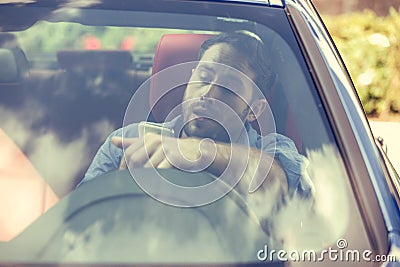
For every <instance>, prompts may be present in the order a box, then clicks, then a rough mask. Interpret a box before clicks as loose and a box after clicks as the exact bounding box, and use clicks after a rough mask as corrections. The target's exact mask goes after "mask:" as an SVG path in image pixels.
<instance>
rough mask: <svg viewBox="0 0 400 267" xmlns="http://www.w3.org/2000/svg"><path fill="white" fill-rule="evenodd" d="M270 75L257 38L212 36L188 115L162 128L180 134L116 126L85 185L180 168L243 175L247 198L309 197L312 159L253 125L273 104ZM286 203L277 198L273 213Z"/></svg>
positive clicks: (191, 88) (187, 99) (186, 106)
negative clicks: (121, 172)
mask: <svg viewBox="0 0 400 267" xmlns="http://www.w3.org/2000/svg"><path fill="white" fill-rule="evenodd" d="M271 77H272V75H271V71H270V69H269V64H268V62H267V59H266V58H265V51H264V45H263V43H262V41H261V40H260V39H258V37H257V36H254V35H252V34H249V33H246V32H234V33H223V34H220V35H218V36H215V37H212V38H211V39H209V40H207V41H205V42H204V43H203V45H202V47H201V51H200V63H199V64H198V66H197V67H196V68H195V69H194V70H193V73H192V76H191V79H190V81H189V83H188V85H187V88H186V91H185V95H184V99H183V102H182V115H181V116H178V117H177V118H175V119H173V120H171V121H169V122H166V123H164V124H163V126H164V127H166V128H169V129H173V130H174V133H175V136H173V137H166V136H161V135H158V134H154V133H153V134H152V133H148V134H146V135H145V136H144V137H142V138H139V135H138V124H131V125H128V126H126V127H124V128H123V129H118V130H116V131H115V132H113V133H112V134H111V135H110V136H109V137H108V138H107V140H106V142H105V143H104V144H103V145H102V146H101V148H100V149H99V151H98V153H97V155H96V156H95V158H94V160H93V162H92V164H91V165H90V167H89V169H88V171H87V173H86V175H85V177H84V179H83V180H82V182H81V183H83V182H86V181H89V180H91V179H93V178H94V177H96V176H98V175H100V174H103V173H106V172H109V171H111V170H114V169H118V168H119V169H126V168H128V167H129V168H140V167H145V168H147V167H154V168H177V169H181V170H186V171H198V170H205V171H207V172H209V173H211V174H213V175H214V176H217V177H220V176H224V177H238V176H240V177H239V179H240V182H239V187H238V190H239V191H240V192H241V193H243V194H249V195H250V193H252V192H253V191H255V190H256V189H257V188H258V187H259V186H260V185H261V188H260V189H262V190H263V192H264V191H268V196H269V197H270V198H271V199H278V200H282V199H284V198H285V197H287V196H289V197H291V196H293V195H294V194H297V195H300V196H305V195H308V194H309V193H310V191H311V187H310V183H309V181H308V180H307V176H306V173H305V166H306V163H307V160H306V159H305V158H304V157H303V156H302V155H300V154H299V153H298V152H297V150H296V148H295V145H294V143H293V141H292V140H290V139H289V138H287V137H284V136H282V135H279V134H275V133H273V134H269V135H267V136H264V137H262V136H260V135H259V134H257V132H256V131H255V130H254V129H253V128H252V127H251V126H250V123H251V122H253V121H255V120H256V119H257V118H258V117H259V115H260V114H261V113H262V112H263V111H264V110H265V108H266V106H267V102H266V100H265V98H263V97H260V96H259V95H257V93H255V92H256V90H255V85H257V86H258V87H259V88H262V89H263V90H265V89H268V88H269V87H270V84H271ZM123 132H124V136H123V137H124V139H122V133H123ZM233 184H234V183H233ZM253 202H254V201H253ZM255 202H258V200H255ZM281 202H282V201H274V202H273V203H274V204H271V205H270V208H269V209H268V210H272V209H274V208H276V205H279V203H281Z"/></svg>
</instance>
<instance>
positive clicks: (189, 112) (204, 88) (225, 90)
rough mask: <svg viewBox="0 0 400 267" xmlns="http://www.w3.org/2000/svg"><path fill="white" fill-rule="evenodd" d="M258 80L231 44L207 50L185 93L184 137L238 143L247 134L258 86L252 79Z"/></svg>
mask: <svg viewBox="0 0 400 267" xmlns="http://www.w3.org/2000/svg"><path fill="white" fill-rule="evenodd" d="M213 62H215V63H219V64H214V63H213ZM225 66H228V67H225ZM235 69H236V70H235ZM237 70H239V71H240V72H242V73H243V74H241V73H240V72H239V71H237ZM254 77H255V75H254V73H253V72H252V71H251V70H250V69H249V68H248V67H247V63H246V60H245V59H244V58H243V57H242V56H241V55H240V54H239V51H237V50H236V49H234V48H233V47H231V46H230V45H229V44H225V43H220V44H215V45H213V46H211V47H210V48H209V49H207V50H206V51H205V53H204V55H203V56H202V58H201V59H200V63H199V65H198V66H197V68H196V69H194V70H193V73H192V76H191V78H190V81H189V84H188V85H187V88H186V91H185V95H184V102H183V105H182V109H183V118H184V121H185V123H186V124H185V125H184V128H183V131H184V133H185V134H186V135H187V136H195V137H203V138H212V139H214V140H217V141H222V142H232V141H234V140H232V139H236V138H237V137H238V136H239V134H240V133H241V132H242V131H243V130H244V122H245V121H246V120H247V116H248V114H249V112H250V110H249V105H250V104H251V103H250V101H251V99H252V91H253V86H254V85H253V83H252V81H251V80H250V79H254ZM239 120H240V122H241V123H240V125H239V124H238V123H237V122H238V121H239ZM233 122H236V123H233Z"/></svg>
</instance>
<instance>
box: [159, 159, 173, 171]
mask: <svg viewBox="0 0 400 267" xmlns="http://www.w3.org/2000/svg"><path fill="white" fill-rule="evenodd" d="M173 167H174V166H172V165H171V163H169V161H168V160H167V159H166V158H164V159H163V160H162V161H161V163H160V164H158V166H157V169H170V168H173Z"/></svg>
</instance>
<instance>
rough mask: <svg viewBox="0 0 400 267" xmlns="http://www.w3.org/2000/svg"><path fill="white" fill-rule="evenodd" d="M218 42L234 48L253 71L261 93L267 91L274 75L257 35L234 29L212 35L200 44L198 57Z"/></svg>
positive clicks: (263, 46) (262, 44)
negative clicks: (233, 30)
mask: <svg viewBox="0 0 400 267" xmlns="http://www.w3.org/2000/svg"><path fill="white" fill-rule="evenodd" d="M220 43H226V44H228V45H230V46H232V47H233V48H235V49H236V50H237V51H238V52H239V53H240V55H241V57H243V58H245V59H246V61H247V62H245V64H247V66H248V67H249V69H250V70H251V71H253V72H254V74H255V80H254V83H255V84H256V85H257V86H258V88H259V89H260V90H261V91H262V93H263V94H265V93H266V92H267V91H269V89H270V88H271V86H272V83H273V80H274V77H275V75H274V74H273V73H272V70H271V65H270V62H269V58H268V57H267V55H266V54H267V53H266V49H265V45H264V43H263V42H262V40H261V39H260V38H259V37H258V36H257V35H255V34H254V33H252V32H248V31H235V32H226V33H221V34H219V35H216V36H213V37H211V38H210V39H208V40H206V41H205V42H204V43H203V44H202V45H201V48H200V53H199V59H201V57H202V56H203V54H204V53H205V51H206V50H207V49H209V48H210V47H211V46H213V45H216V44H220ZM238 60H240V59H238Z"/></svg>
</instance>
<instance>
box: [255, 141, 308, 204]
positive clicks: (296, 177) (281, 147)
mask: <svg viewBox="0 0 400 267" xmlns="http://www.w3.org/2000/svg"><path fill="white" fill-rule="evenodd" d="M260 141H261V144H259V145H260V147H261V149H262V150H263V151H264V152H266V153H268V154H270V155H273V156H274V158H275V159H276V160H278V161H279V163H280V164H281V167H282V168H283V170H284V172H285V174H286V177H287V180H288V190H289V195H290V196H293V195H295V194H297V195H299V196H301V197H307V196H309V195H310V194H311V193H312V191H313V184H312V181H311V179H310V177H309V175H308V172H307V166H308V164H309V162H308V160H307V158H306V157H304V156H303V155H301V154H300V153H298V151H297V148H296V146H295V144H294V142H293V141H292V140H291V139H290V138H288V137H286V136H283V135H281V134H269V135H267V136H265V137H263V138H261V139H260Z"/></svg>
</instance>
